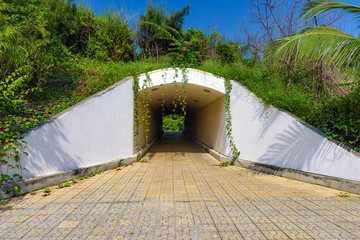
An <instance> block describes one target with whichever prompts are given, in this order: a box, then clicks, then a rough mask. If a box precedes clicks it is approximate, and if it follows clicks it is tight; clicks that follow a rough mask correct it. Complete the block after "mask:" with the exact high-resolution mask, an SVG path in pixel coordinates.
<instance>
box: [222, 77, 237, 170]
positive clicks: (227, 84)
mask: <svg viewBox="0 0 360 240" xmlns="http://www.w3.org/2000/svg"><path fill="white" fill-rule="evenodd" d="M224 82H225V112H226V136H227V137H228V139H229V142H230V149H231V153H232V160H231V161H230V162H229V163H230V164H231V165H233V164H234V163H235V161H236V160H237V159H238V157H239V155H240V151H239V150H238V149H237V147H236V145H235V142H234V138H233V136H232V117H231V110H230V93H231V90H232V84H231V80H230V79H225V81H224ZM223 165H226V164H223Z"/></svg>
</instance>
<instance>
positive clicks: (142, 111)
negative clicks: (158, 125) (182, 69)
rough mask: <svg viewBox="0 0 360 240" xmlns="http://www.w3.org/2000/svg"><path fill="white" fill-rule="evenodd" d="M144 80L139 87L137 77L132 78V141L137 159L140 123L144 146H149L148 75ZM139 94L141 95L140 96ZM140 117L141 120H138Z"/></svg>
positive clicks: (150, 83) (139, 147) (149, 99)
mask: <svg viewBox="0 0 360 240" xmlns="http://www.w3.org/2000/svg"><path fill="white" fill-rule="evenodd" d="M145 75H146V78H145V79H144V81H143V85H142V86H141V87H140V79H139V75H136V76H135V77H134V85H133V92H134V139H135V140H134V141H135V149H136V151H137V158H139V157H140V152H141V150H142V148H141V146H140V142H139V139H138V137H139V134H140V126H141V122H142V123H143V124H144V131H145V146H149V132H150V125H151V122H150V118H151V112H150V103H151V92H150V90H149V87H150V86H151V85H152V81H151V78H150V76H149V74H148V73H146V74H145ZM140 92H141V95H140ZM140 116H141V118H140Z"/></svg>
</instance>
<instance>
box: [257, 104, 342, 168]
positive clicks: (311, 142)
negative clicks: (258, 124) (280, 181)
mask: <svg viewBox="0 0 360 240" xmlns="http://www.w3.org/2000/svg"><path fill="white" fill-rule="evenodd" d="M284 115H287V114H286V113H283V112H281V111H276V113H274V114H273V115H272V116H271V120H270V121H269V122H268V124H269V126H268V127H267V128H266V129H269V128H271V125H276V124H278V123H277V121H279V118H280V117H284ZM264 130H265V129H264ZM263 134H265V133H264V132H263ZM344 155H345V153H344V151H343V150H342V149H340V148H338V147H336V145H335V144H329V142H328V140H327V139H326V138H324V137H323V136H321V135H319V134H317V133H315V132H313V131H312V130H310V129H309V128H308V127H306V126H305V125H303V124H302V123H300V122H297V121H295V120H293V121H292V124H291V125H289V126H288V127H287V128H285V129H284V130H283V131H282V132H279V133H277V134H276V137H275V138H274V139H273V144H272V145H270V146H269V147H268V148H267V149H266V150H265V153H264V154H263V155H262V156H261V157H260V158H259V159H258V161H257V162H259V163H263V164H268V165H273V166H277V167H284V168H290V169H295V170H301V171H308V172H314V173H320V174H321V172H322V171H324V170H326V169H325V168H327V169H332V168H334V170H336V166H337V165H341V162H342V158H343V157H345V156H344Z"/></svg>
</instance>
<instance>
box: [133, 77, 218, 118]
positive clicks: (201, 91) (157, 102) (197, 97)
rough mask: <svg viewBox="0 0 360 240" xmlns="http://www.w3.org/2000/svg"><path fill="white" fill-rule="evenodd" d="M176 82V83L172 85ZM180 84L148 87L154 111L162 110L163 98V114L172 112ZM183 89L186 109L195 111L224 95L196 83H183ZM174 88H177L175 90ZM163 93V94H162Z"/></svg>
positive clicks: (141, 93) (180, 88)
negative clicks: (185, 93)
mask: <svg viewBox="0 0 360 240" xmlns="http://www.w3.org/2000/svg"><path fill="white" fill-rule="evenodd" d="M174 84H176V85H174ZM182 86H184V84H183V83H168V84H163V85H162V86H161V85H157V86H152V87H149V88H148V90H149V93H151V94H150V95H151V103H150V105H151V107H152V108H153V109H154V110H155V111H161V110H162V106H161V104H162V102H163V100H164V114H171V113H173V109H174V106H173V100H174V98H175V96H176V93H178V94H179V95H182V94H183V93H182V91H183V90H182V89H183V88H182ZM185 89H186V91H187V96H186V99H187V111H189V112H191V111H196V110H198V109H200V108H202V107H204V106H206V105H208V104H209V103H211V102H213V101H215V100H216V99H218V98H220V97H222V96H224V94H223V93H221V92H219V91H217V90H215V89H212V88H208V87H204V86H200V85H196V84H191V83H187V84H186V85H185ZM176 90H178V91H177V92H176ZM146 92H147V90H142V91H141V92H140V96H143V94H146ZM162 94H164V95H162Z"/></svg>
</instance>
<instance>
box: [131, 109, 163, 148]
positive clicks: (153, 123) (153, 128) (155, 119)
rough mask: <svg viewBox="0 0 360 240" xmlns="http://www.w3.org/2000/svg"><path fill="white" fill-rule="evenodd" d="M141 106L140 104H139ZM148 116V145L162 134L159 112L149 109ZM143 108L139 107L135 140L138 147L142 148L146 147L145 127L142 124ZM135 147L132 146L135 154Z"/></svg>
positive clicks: (143, 123)
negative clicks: (137, 133)
mask: <svg viewBox="0 0 360 240" xmlns="http://www.w3.org/2000/svg"><path fill="white" fill-rule="evenodd" d="M140 105H141V104H140ZM149 110H150V112H149V115H150V118H149V119H148V121H149V122H150V125H149V132H148V143H151V142H153V141H154V140H156V139H157V138H158V137H159V136H160V135H161V133H162V118H161V112H159V111H156V110H154V109H152V108H150V109H149ZM144 112H145V111H144V107H143V106H142V105H141V106H140V114H139V118H140V125H139V135H138V136H137V139H138V141H139V147H140V148H144V147H146V132H145V130H146V125H145V122H144V119H143V117H144V115H145V114H144ZM136 147H137V146H135V145H134V152H137V151H138V150H139V149H137V148H136Z"/></svg>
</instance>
